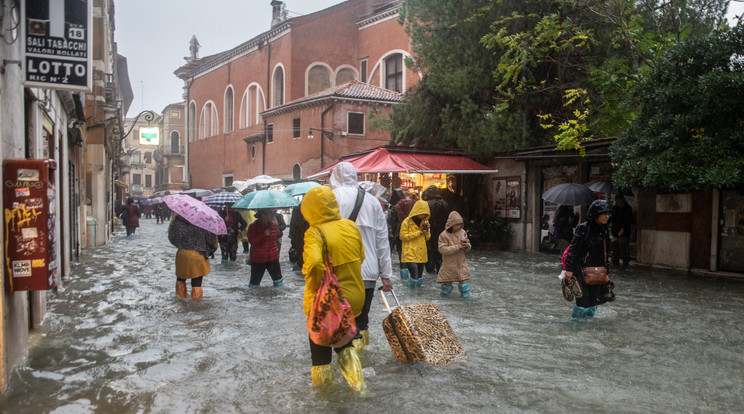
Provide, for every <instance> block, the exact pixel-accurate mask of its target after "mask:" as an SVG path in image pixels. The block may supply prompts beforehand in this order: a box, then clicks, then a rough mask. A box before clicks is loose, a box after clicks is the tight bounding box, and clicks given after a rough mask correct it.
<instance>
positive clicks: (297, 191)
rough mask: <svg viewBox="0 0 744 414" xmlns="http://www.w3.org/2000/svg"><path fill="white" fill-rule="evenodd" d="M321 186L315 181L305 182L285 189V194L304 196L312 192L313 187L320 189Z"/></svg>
mask: <svg viewBox="0 0 744 414" xmlns="http://www.w3.org/2000/svg"><path fill="white" fill-rule="evenodd" d="M319 186H320V184H318V183H316V182H315V181H304V182H301V183H294V184H290V185H288V186H286V187H284V192H285V193H289V194H291V195H292V197H294V196H298V195H303V194H305V193H307V192H308V191H310V189H311V188H313V187H319Z"/></svg>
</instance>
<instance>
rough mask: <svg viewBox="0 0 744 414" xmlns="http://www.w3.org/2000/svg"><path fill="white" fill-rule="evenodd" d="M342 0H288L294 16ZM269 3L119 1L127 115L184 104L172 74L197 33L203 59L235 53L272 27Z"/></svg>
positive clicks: (233, 0)
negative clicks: (129, 101) (127, 82)
mask: <svg viewBox="0 0 744 414" xmlns="http://www.w3.org/2000/svg"><path fill="white" fill-rule="evenodd" d="M342 2H343V0H285V1H284V4H285V5H286V7H287V10H288V12H289V16H290V17H296V16H298V15H304V14H309V13H313V12H315V11H318V10H323V9H325V8H327V7H330V6H332V5H334V4H339V3H342ZM270 4H271V0H207V1H203V0H200V1H196V0H115V6H116V31H115V34H114V37H115V40H116V42H117V44H118V47H119V53H120V54H121V55H124V56H126V58H127V64H128V65H129V79H130V81H131V82H132V91H133V92H134V101H133V102H132V105H131V106H130V108H129V112H128V114H127V116H130V117H131V116H135V115H137V114H138V113H139V112H140V111H142V110H144V109H151V110H153V111H155V112H157V113H160V112H161V111H162V110H163V108H164V107H165V106H166V105H168V104H171V103H176V102H180V101H182V100H183V98H182V96H181V94H182V92H183V82H182V81H181V80H180V79H178V78H176V76H175V75H174V74H173V71H175V70H176V69H178V68H179V67H180V66H182V65H183V64H184V63H186V61H185V60H184V59H183V58H184V57H186V56H188V55H189V40H190V39H191V35H196V37H197V39H199V44H200V45H201V48H200V49H199V56H200V57H204V56H209V55H212V54H215V53H218V52H222V51H225V50H228V49H231V48H233V47H235V46H237V45H239V44H240V43H242V42H244V41H246V40H249V39H251V38H253V37H254V36H256V35H258V34H260V33H262V32H264V31H266V30H269V28H270V26H271V5H270Z"/></svg>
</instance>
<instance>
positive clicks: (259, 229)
mask: <svg viewBox="0 0 744 414" xmlns="http://www.w3.org/2000/svg"><path fill="white" fill-rule="evenodd" d="M256 217H257V220H256V221H254V222H253V223H251V225H250V226H248V243H250V245H251V247H250V258H251V280H250V282H249V283H248V287H249V288H257V287H258V286H259V285H260V284H261V279H263V275H264V272H265V271H266V270H268V271H269V275H270V276H271V279H272V280H273V281H274V286H282V285H283V284H284V278H283V277H282V268H281V266H280V265H279V248H278V247H277V244H276V241H277V239H278V238H279V237H280V235H281V232H280V231H279V224H278V222H277V220H276V214H275V213H274V211H272V210H270V209H261V210H258V211H257V212H256Z"/></svg>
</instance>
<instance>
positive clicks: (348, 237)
mask: <svg viewBox="0 0 744 414" xmlns="http://www.w3.org/2000/svg"><path fill="white" fill-rule="evenodd" d="M300 210H301V211H302V215H303V216H304V217H305V220H307V222H308V223H309V224H310V228H309V229H308V230H307V231H306V232H305V250H304V251H303V258H304V265H303V266H302V273H303V274H304V275H305V296H304V299H303V302H302V304H303V308H304V311H305V316H307V315H308V313H309V312H310V306H311V305H312V304H313V300H315V295H316V294H317V292H318V289H319V288H320V282H321V281H322V280H323V275H325V269H326V266H325V262H324V258H323V239H321V236H320V231H318V229H321V230H322V231H323V235H324V236H325V239H326V241H327V243H328V250H329V251H330V253H331V260H332V261H333V270H334V272H335V273H336V277H337V278H338V284H339V286H341V292H342V293H343V295H344V297H345V298H346V300H347V301H348V302H349V305H351V309H352V310H353V311H354V315H355V316H358V315H359V314H360V313H361V312H362V307H363V306H364V280H363V279H362V262H363V261H364V246H363V245H362V235H361V234H360V233H359V229H358V228H357V226H356V224H354V222H353V221H351V220H347V219H342V218H341V215H340V214H339V212H338V203H337V202H336V196H335V195H334V194H333V190H331V189H330V188H328V187H315V188H313V189H311V190H310V191H308V192H307V194H305V197H304V198H303V199H302V205H301V207H300Z"/></svg>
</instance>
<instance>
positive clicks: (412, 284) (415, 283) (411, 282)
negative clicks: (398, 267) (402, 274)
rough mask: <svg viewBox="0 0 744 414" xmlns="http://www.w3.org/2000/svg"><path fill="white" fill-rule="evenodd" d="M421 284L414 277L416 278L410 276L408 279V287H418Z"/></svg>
mask: <svg viewBox="0 0 744 414" xmlns="http://www.w3.org/2000/svg"><path fill="white" fill-rule="evenodd" d="M419 286H420V285H419V282H418V279H414V278H409V279H408V287H409V288H417V287H419Z"/></svg>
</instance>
